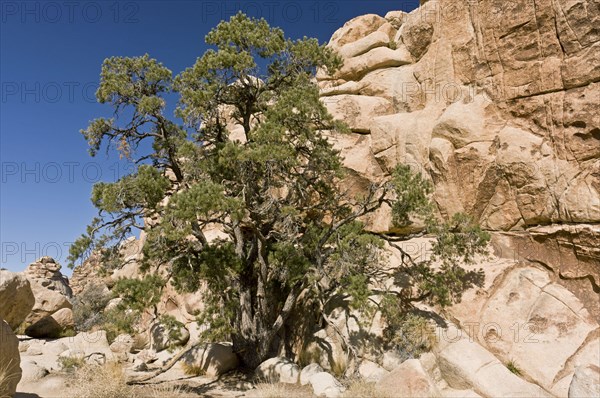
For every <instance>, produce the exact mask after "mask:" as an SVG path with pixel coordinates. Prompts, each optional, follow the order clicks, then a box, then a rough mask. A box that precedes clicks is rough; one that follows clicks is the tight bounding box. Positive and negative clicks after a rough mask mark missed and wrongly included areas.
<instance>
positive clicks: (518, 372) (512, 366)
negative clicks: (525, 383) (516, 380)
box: [506, 359, 522, 376]
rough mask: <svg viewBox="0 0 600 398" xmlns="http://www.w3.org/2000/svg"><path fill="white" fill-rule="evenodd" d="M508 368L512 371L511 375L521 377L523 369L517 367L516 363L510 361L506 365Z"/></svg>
mask: <svg viewBox="0 0 600 398" xmlns="http://www.w3.org/2000/svg"><path fill="white" fill-rule="evenodd" d="M506 368H507V369H508V370H510V371H511V373H513V374H515V375H517V376H521V375H522V373H521V369H520V368H519V367H518V366H517V364H516V362H515V361H513V360H512V359H511V360H510V361H508V363H507V364H506Z"/></svg>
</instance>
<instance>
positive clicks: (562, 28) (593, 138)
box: [317, 0, 600, 240]
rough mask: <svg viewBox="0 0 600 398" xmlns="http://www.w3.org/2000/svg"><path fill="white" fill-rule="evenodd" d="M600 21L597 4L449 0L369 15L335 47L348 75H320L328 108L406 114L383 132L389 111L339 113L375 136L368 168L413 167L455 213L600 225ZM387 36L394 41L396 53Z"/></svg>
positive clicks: (508, 225)
mask: <svg viewBox="0 0 600 398" xmlns="http://www.w3.org/2000/svg"><path fill="white" fill-rule="evenodd" d="M584 10H586V11H584ZM587 10H594V11H587ZM599 14H600V13H598V12H597V6H596V5H595V2H594V1H593V0H574V1H573V2H567V1H565V0H561V1H558V2H542V3H536V4H535V5H533V4H532V3H531V2H526V1H516V2H512V3H510V5H509V4H502V5H498V4H496V3H494V2H487V1H486V2H479V3H477V5H475V4H473V3H468V2H466V3H465V2H462V1H459V0H439V1H435V2H427V3H424V4H423V5H422V6H421V7H420V8H419V9H418V10H415V11H413V12H411V13H408V14H404V13H402V12H395V13H388V14H387V15H386V18H381V17H378V16H376V15H365V16H362V17H357V18H355V19H353V20H351V21H348V22H347V23H346V24H345V25H344V26H343V27H342V28H340V29H338V30H337V31H336V32H335V34H334V35H333V36H332V38H331V40H330V42H329V46H330V47H331V48H333V49H335V50H338V51H339V52H340V54H342V56H343V57H344V67H343V68H342V70H341V71H340V72H339V73H338V74H337V75H336V76H333V77H331V76H325V75H324V74H323V73H321V74H319V75H318V76H317V78H318V81H319V85H320V87H321V89H322V93H323V95H324V96H325V97H324V99H327V98H331V97H332V96H333V97H338V96H342V97H343V96H347V95H351V96H361V95H362V96H368V97H369V98H381V99H385V100H387V101H389V103H391V104H392V107H393V109H392V110H391V111H388V110H385V114H386V115H387V114H390V115H393V114H395V113H399V114H401V115H404V116H403V117H399V118H393V117H391V118H390V120H389V123H387V124H385V123H384V125H383V126H382V127H381V128H380V129H379V131H380V133H376V130H377V126H376V125H377V119H378V118H377V116H379V117H384V118H385V117H386V116H383V115H384V114H383V113H381V112H375V111H373V110H372V109H371V110H369V109H368V108H365V107H363V108H362V109H361V112H362V114H363V115H367V114H370V115H371V116H372V117H371V118H370V119H373V116H374V117H375V120H373V123H371V120H369V118H363V121H360V120H359V119H360V118H357V116H353V115H352V114H353V113H355V111H354V110H352V106H350V105H349V103H348V109H349V110H348V111H344V109H343V108H345V107H346V106H345V105H344V106H343V107H341V108H342V109H335V107H333V108H334V109H333V112H334V114H337V115H338V116H340V118H341V119H346V121H348V122H349V125H350V126H351V127H352V128H355V129H356V130H355V132H358V133H361V134H366V133H369V132H370V133H371V134H373V139H372V142H373V147H372V149H373V150H372V153H371V154H367V155H366V156H364V155H362V159H363V162H364V163H365V164H370V163H371V162H372V160H374V159H376V160H378V161H379V162H380V163H381V164H382V166H383V167H382V168H383V170H384V171H386V170H387V171H389V170H390V168H391V167H393V166H394V165H395V164H398V163H409V164H414V165H415V170H419V171H421V172H423V173H424V174H425V175H426V176H427V177H430V178H431V180H432V181H433V183H434V185H435V196H434V198H435V200H436V202H437V204H438V207H439V209H440V213H441V215H442V216H444V217H449V216H451V215H452V214H453V213H454V212H456V211H466V212H468V213H470V214H472V215H474V216H475V217H476V218H477V219H478V221H479V222H480V223H481V224H482V225H483V226H484V227H486V228H487V229H492V230H521V229H524V228H527V227H530V226H534V225H539V224H550V223H560V224H565V223H570V224H571V223H598V222H599V221H600V185H599V184H598V175H600V174H599V173H600V161H599V160H598V159H599V158H600V124H599V119H598V118H597V114H596V112H595V109H596V104H597V103H598V102H599V101H600V94H599V93H600V90H599V89H598V85H599V84H600V83H599V82H598V79H599V78H600V77H599V76H600V68H599V67H598V66H597V65H598V63H597V62H595V61H596V58H597V57H598V54H599V52H598V51H597V50H598V48H600V37H599V35H598V34H597V30H596V28H595V26H596V25H597V24H598V23H599V22H600V16H599ZM390 22H391V23H390ZM388 25H390V26H391V27H388ZM575 25H577V27H576V28H573V26H575ZM394 32H395V33H394ZM384 33H392V34H393V35H394V37H393V39H390V40H389V42H388V44H387V45H386V38H385V34H384ZM392 42H393V43H394V44H393V46H392V45H390V44H389V43H392ZM523 43H526V44H525V45H524V44H523ZM390 46H391V47H394V48H397V49H396V50H393V49H392V48H389V47H390ZM400 53H403V54H404V55H403V56H398V55H397V54H400ZM392 54H394V55H392ZM406 55H408V57H405V56H406ZM369 101H373V100H371V99H370V100H369ZM355 108H356V109H358V107H355ZM394 116H395V115H394ZM357 120H358V121H359V122H357ZM415 131H418V133H414V132H415ZM390 132H391V133H390ZM381 133H383V134H381ZM378 134H379V136H378ZM410 135H412V137H410ZM415 137H418V138H419V139H418V140H415V139H414V138H415ZM417 154H418V155H419V156H416V155H417ZM408 155H410V156H408ZM346 162H347V166H348V167H349V168H352V169H354V167H355V165H356V164H357V163H360V162H357V161H356V159H351V158H348V157H346ZM363 176H364V177H367V179H370V180H371V181H375V180H377V179H378V178H379V176H375V175H368V174H367V175H363ZM365 186H368V184H365ZM594 238H595V239H596V240H598V239H600V235H598V234H595V235H594Z"/></svg>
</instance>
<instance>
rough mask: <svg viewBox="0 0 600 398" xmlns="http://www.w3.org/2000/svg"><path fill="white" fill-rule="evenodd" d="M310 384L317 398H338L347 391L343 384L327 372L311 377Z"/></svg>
mask: <svg viewBox="0 0 600 398" xmlns="http://www.w3.org/2000/svg"><path fill="white" fill-rule="evenodd" d="M309 383H310V385H311V386H312V388H313V391H314V393H315V395H316V396H317V397H320V396H324V397H326V398H338V397H340V396H341V395H342V393H343V392H344V391H345V388H344V386H343V385H342V383H340V382H339V381H338V380H336V378H335V377H333V376H332V375H330V374H329V373H327V372H319V373H315V374H314V375H312V376H311V377H310V379H309Z"/></svg>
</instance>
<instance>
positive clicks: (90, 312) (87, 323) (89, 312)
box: [73, 284, 112, 332]
mask: <svg viewBox="0 0 600 398" xmlns="http://www.w3.org/2000/svg"><path fill="white" fill-rule="evenodd" d="M111 298H112V297H111V295H110V293H109V292H108V289H107V288H106V286H104V285H98V284H91V285H89V286H87V287H86V288H85V290H84V291H83V292H81V294H79V295H77V296H76V297H75V298H74V299H73V321H74V322H75V327H76V328H77V330H79V331H82V332H87V331H89V330H91V329H92V328H93V327H94V326H97V325H101V324H102V323H103V322H104V318H103V310H104V308H105V307H106V305H107V304H108V302H109V301H110V299H111Z"/></svg>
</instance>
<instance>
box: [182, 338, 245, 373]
mask: <svg viewBox="0 0 600 398" xmlns="http://www.w3.org/2000/svg"><path fill="white" fill-rule="evenodd" d="M184 360H185V362H186V363H187V364H190V365H193V366H197V367H200V368H201V369H202V370H203V371H204V373H205V374H206V375H207V376H209V377H217V376H220V375H222V374H224V373H227V372H229V371H230V370H233V369H235V368H237V367H238V366H239V359H238V357H237V355H236V354H235V353H234V352H233V348H232V347H231V346H229V345H224V344H217V343H212V344H203V345H198V346H195V347H194V348H192V349H191V350H190V351H189V352H188V353H187V354H186V355H185V357H184Z"/></svg>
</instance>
